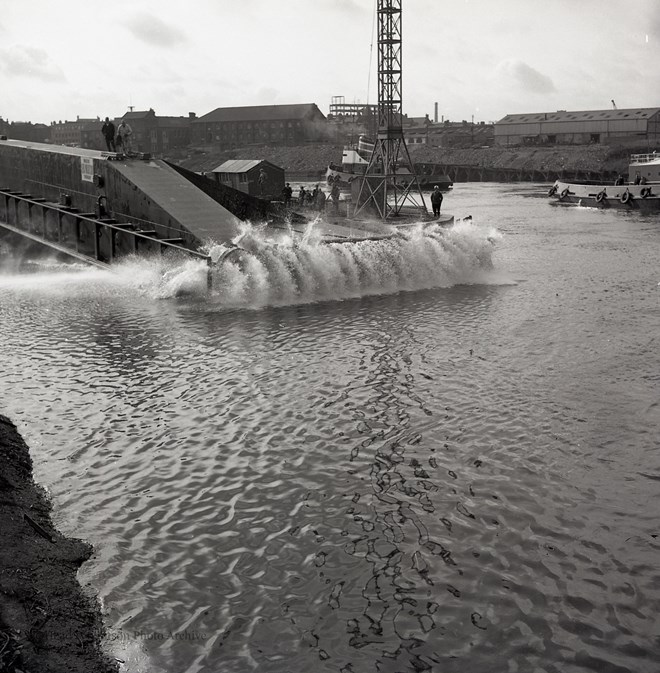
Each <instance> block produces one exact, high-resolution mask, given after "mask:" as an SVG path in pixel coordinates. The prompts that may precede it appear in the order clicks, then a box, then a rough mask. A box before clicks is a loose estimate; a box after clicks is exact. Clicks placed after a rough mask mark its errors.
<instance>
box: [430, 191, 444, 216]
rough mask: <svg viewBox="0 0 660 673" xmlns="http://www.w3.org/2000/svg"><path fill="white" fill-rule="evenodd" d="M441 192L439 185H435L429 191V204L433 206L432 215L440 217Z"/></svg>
mask: <svg viewBox="0 0 660 673" xmlns="http://www.w3.org/2000/svg"><path fill="white" fill-rule="evenodd" d="M442 198H443V197H442V192H441V191H440V187H438V185H436V186H435V187H434V188H433V191H432V192H431V205H432V206H433V216H434V217H440V208H441V206H442Z"/></svg>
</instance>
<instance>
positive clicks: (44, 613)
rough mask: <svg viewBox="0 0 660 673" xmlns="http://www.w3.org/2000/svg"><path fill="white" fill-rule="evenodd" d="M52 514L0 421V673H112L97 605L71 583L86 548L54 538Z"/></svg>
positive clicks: (23, 453) (20, 444)
mask: <svg viewBox="0 0 660 673" xmlns="http://www.w3.org/2000/svg"><path fill="white" fill-rule="evenodd" d="M50 510H51V507H50V504H49V502H48V499H47V497H46V494H45V492H44V491H43V490H42V489H41V488H40V487H39V486H37V485H36V484H35V483H34V481H33V478H32V461H31V458H30V454H29V450H28V447H27V446H26V444H25V442H24V441H23V439H22V438H21V436H20V435H19V433H18V431H17V430H16V427H15V426H14V425H13V423H11V421H9V419H7V418H5V417H4V416H2V415H0V522H1V523H0V671H2V672H3V673H19V672H20V671H22V672H23V673H116V671H118V670H119V668H118V665H117V662H116V661H114V660H111V659H109V658H108V657H106V656H105V655H104V654H103V653H102V652H101V649H100V640H101V637H102V635H103V623H102V620H101V614H100V611H99V607H98V604H97V603H96V601H95V600H94V599H93V598H90V597H88V596H86V595H85V593H84V592H83V589H82V587H81V586H80V584H79V583H78V580H77V578H76V572H77V570H78V568H79V567H80V565H81V564H82V563H83V562H84V561H86V560H87V559H88V558H89V557H90V556H91V555H92V553H93V550H92V547H91V546H90V545H89V544H87V543H86V542H83V541H82V540H77V539H75V538H65V537H64V536H63V535H62V534H61V533H60V532H59V531H57V530H56V529H55V528H54V527H53V524H52V522H51V519H50Z"/></svg>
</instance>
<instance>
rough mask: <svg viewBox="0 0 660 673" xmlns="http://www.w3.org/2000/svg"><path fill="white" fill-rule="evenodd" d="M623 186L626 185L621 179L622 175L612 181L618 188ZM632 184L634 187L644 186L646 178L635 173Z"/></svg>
mask: <svg viewBox="0 0 660 673" xmlns="http://www.w3.org/2000/svg"><path fill="white" fill-rule="evenodd" d="M625 184H626V182H625V180H624V179H623V175H621V174H619V175H618V176H617V178H616V180H615V181H614V185H615V186H618V185H625ZM633 184H634V185H645V184H646V178H645V177H644V176H643V175H640V174H639V173H636V174H635V180H634V182H633Z"/></svg>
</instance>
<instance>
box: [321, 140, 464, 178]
mask: <svg viewBox="0 0 660 673" xmlns="http://www.w3.org/2000/svg"><path fill="white" fill-rule="evenodd" d="M373 148H374V142H373V140H371V139H370V138H368V137H367V136H364V135H361V136H360V137H359V138H358V142H357V143H355V144H351V145H346V146H345V147H344V149H343V152H342V159H341V164H335V163H332V162H331V163H330V165H329V166H328V168H327V170H326V172H325V179H326V184H327V186H328V187H329V188H332V186H333V185H334V184H335V183H337V182H338V183H339V187H340V189H342V190H343V191H350V189H351V182H353V180H355V178H357V177H359V176H361V175H363V174H364V172H365V171H366V170H367V166H368V165H369V159H370V157H371V153H372V151H373ZM413 167H414V169H415V173H416V174H417V181H418V183H419V186H420V188H421V189H422V190H424V189H428V190H430V189H433V188H434V187H435V185H438V187H440V189H442V190H447V189H450V188H451V187H452V186H453V184H454V183H453V181H452V179H451V178H450V177H449V176H448V175H446V174H445V173H443V172H442V170H441V167H440V166H438V165H437V164H432V163H418V164H413ZM409 175H410V172H409V171H408V170H404V169H402V170H401V171H400V172H399V171H397V176H400V178H401V182H402V184H403V185H406V184H407V179H406V176H409Z"/></svg>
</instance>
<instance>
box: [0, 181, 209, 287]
mask: <svg viewBox="0 0 660 673" xmlns="http://www.w3.org/2000/svg"><path fill="white" fill-rule="evenodd" d="M0 228H3V229H6V230H8V231H12V232H14V233H15V234H18V235H20V236H23V237H25V238H29V239H31V240H33V241H37V242H39V243H42V244H43V245H46V246H48V247H50V248H53V249H54V250H57V251H59V252H61V253H64V254H66V255H69V256H71V257H73V258H76V259H79V260H81V261H84V262H88V263H89V264H93V265H95V266H101V267H104V268H108V267H109V266H110V265H111V264H112V263H113V262H115V261H117V260H119V259H121V258H122V257H126V256H127V255H131V254H135V255H154V254H158V255H161V256H162V255H167V254H171V255H179V256H181V257H193V258H196V259H200V260H204V261H205V262H206V264H207V266H208V276H207V283H208V285H209V287H210V285H211V278H212V273H211V267H212V260H211V257H210V256H209V255H205V254H204V253H201V252H197V251H196V250H190V249H189V248H186V247H185V246H183V245H180V240H181V239H169V240H168V239H160V238H158V237H157V235H156V231H144V230H139V229H136V227H135V224H134V223H132V222H117V220H115V219H114V218H110V217H108V218H103V217H101V218H98V217H96V215H95V213H81V212H80V211H79V210H77V209H76V208H71V207H67V206H63V205H61V204H58V203H53V202H49V201H46V200H45V199H41V198H36V197H33V196H31V195H30V194H23V193H21V192H17V191H14V190H11V189H0Z"/></svg>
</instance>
